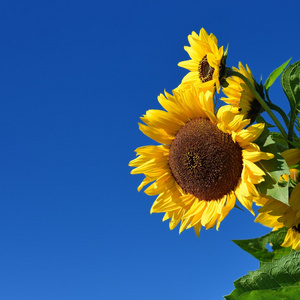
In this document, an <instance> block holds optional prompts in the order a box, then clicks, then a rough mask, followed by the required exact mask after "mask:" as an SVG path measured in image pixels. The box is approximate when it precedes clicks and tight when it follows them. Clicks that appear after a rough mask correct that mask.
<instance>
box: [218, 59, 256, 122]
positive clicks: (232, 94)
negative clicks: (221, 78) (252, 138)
mask: <svg viewBox="0 0 300 300" xmlns="http://www.w3.org/2000/svg"><path fill="white" fill-rule="evenodd" d="M232 69H233V70H234V71H236V72H239V73H241V74H242V75H244V76H245V77H246V78H247V79H249V81H250V82H251V84H252V85H253V86H254V87H255V82H254V79H253V75H252V73H251V71H250V69H249V67H248V66H247V65H246V69H245V68H244V66H243V65H242V63H239V69H237V68H235V67H233V68H232ZM226 81H227V83H228V86H227V87H225V88H223V93H224V94H225V95H226V96H227V98H224V97H222V98H221V100H223V101H224V102H226V103H227V104H230V105H232V106H233V107H235V108H236V110H237V111H238V112H239V113H240V114H242V115H244V116H245V118H246V119H251V122H253V121H254V120H255V118H256V117H257V115H258V114H259V113H260V112H261V109H262V107H261V105H260V103H259V102H258V100H257V99H256V98H255V96H254V94H253V92H252V91H251V90H250V88H249V87H248V85H247V84H246V83H245V82H244V81H243V80H242V79H241V78H239V77H236V76H233V77H228V78H226Z"/></svg>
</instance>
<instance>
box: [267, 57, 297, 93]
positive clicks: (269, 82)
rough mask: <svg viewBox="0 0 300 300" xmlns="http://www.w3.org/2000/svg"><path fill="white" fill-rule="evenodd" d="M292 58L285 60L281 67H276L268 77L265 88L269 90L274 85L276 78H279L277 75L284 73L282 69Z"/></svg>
mask: <svg viewBox="0 0 300 300" xmlns="http://www.w3.org/2000/svg"><path fill="white" fill-rule="evenodd" d="M290 60H291V58H290V59H289V60H288V61H287V62H285V63H284V64H282V65H281V66H280V67H278V68H277V69H275V70H274V71H273V72H272V73H271V74H270V76H269V77H268V78H267V80H266V82H265V89H266V90H267V91H268V90H269V88H270V87H271V86H272V84H273V83H274V82H275V80H276V79H277V77H278V76H279V75H280V74H281V73H282V71H283V70H284V68H285V67H286V66H287V65H288V63H289V62H290Z"/></svg>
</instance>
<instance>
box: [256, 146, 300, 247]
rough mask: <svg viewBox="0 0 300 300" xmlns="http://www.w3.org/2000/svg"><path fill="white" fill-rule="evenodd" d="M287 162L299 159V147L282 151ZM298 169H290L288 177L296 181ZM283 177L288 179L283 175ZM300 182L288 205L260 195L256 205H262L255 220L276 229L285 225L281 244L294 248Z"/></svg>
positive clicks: (298, 237)
mask: <svg viewBox="0 0 300 300" xmlns="http://www.w3.org/2000/svg"><path fill="white" fill-rule="evenodd" d="M282 156H283V157H284V158H285V160H286V162H287V164H288V165H289V166H292V165H294V164H296V163H297V162H299V161H300V149H289V150H286V151H284V152H283V153H282ZM298 177H299V171H298V170H296V169H291V175H290V178H291V179H292V180H294V181H295V182H298ZM283 179H288V178H286V177H285V176H283ZM299 199H300V183H297V185H296V186H295V188H294V189H293V191H292V193H291V195H290V198H289V205H286V204H284V203H282V202H280V201H278V200H276V199H274V198H272V197H267V196H264V197H261V198H260V199H259V200H258V201H257V204H258V205H262V207H261V208H260V209H259V210H258V212H259V215H258V216H257V218H256V219H255V222H258V223H261V224H263V225H265V226H268V227H272V228H273V229H274V230H277V229H279V228H281V227H284V226H285V227H287V228H288V231H287V234H286V236H285V239H284V242H283V244H282V245H281V246H283V247H290V246H292V248H293V249H294V250H298V249H300V202H299Z"/></svg>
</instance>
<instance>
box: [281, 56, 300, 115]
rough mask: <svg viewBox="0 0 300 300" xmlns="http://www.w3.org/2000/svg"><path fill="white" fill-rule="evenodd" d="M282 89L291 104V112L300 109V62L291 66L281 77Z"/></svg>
mask: <svg viewBox="0 0 300 300" xmlns="http://www.w3.org/2000/svg"><path fill="white" fill-rule="evenodd" d="M281 85H282V88H283V90H284V92H285V94H286V96H287V98H288V100H289V102H290V106H291V112H292V111H293V110H295V109H297V110H298V109H299V108H300V61H297V62H295V63H293V64H291V65H289V66H288V67H287V68H286V69H285V70H284V71H283V72H282V75H281Z"/></svg>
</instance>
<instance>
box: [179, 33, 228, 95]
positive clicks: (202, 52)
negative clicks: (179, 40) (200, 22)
mask: <svg viewBox="0 0 300 300" xmlns="http://www.w3.org/2000/svg"><path fill="white" fill-rule="evenodd" d="M188 40H189V43H190V47H188V46H185V47H184V49H185V50H186V52H187V53H188V54H189V56H190V58H191V60H187V61H182V62H180V63H179V64H178V66H180V67H182V68H185V69H188V70H189V71H190V72H189V73H188V74H187V75H186V76H185V77H184V78H183V79H182V83H181V85H180V88H187V87H190V86H191V85H192V84H195V85H196V87H197V88H200V89H201V90H202V91H207V90H211V91H214V90H215V88H216V89H217V92H218V93H219V91H220V78H219V77H220V71H221V68H222V63H221V62H222V58H223V47H221V48H218V44H217V39H216V37H215V36H214V35H213V34H212V33H211V34H210V35H208V34H207V32H206V31H205V29H204V28H202V29H201V30H200V33H199V35H198V34H197V33H196V32H194V31H193V32H192V34H190V35H189V36H188Z"/></svg>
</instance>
